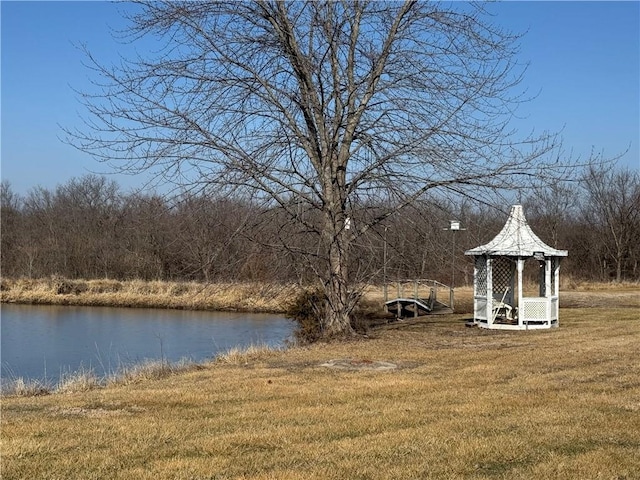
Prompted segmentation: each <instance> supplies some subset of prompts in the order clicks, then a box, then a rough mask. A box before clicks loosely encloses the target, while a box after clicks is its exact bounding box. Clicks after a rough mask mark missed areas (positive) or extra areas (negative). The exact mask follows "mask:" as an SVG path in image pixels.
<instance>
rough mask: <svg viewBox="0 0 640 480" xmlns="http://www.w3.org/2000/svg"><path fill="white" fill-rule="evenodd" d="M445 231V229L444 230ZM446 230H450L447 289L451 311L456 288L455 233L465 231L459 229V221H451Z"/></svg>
mask: <svg viewBox="0 0 640 480" xmlns="http://www.w3.org/2000/svg"><path fill="white" fill-rule="evenodd" d="M445 230H447V229H446V228H445ZM448 230H451V287H450V288H449V303H450V304H451V310H453V309H454V305H453V289H454V288H455V286H456V232H457V231H458V230H465V229H464V228H460V221H459V220H451V221H450V224H449V228H448Z"/></svg>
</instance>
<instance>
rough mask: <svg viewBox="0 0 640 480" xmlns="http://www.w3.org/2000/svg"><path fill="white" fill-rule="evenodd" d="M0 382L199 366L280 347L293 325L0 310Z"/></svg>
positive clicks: (176, 315)
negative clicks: (144, 365)
mask: <svg viewBox="0 0 640 480" xmlns="http://www.w3.org/2000/svg"><path fill="white" fill-rule="evenodd" d="M0 309H1V319H0V321H1V323H0V348H1V350H0V358H1V359H2V379H3V381H4V380H5V379H11V378H17V377H23V378H24V379H25V380H26V379H33V380H42V381H50V382H51V381H52V382H53V383H55V382H57V381H58V380H59V379H60V376H61V375H62V374H64V373H69V372H74V371H77V370H79V369H82V368H84V369H87V368H92V369H93V370H94V371H95V373H96V375H98V376H103V375H109V374H112V373H115V372H117V371H118V369H119V367H121V366H122V365H131V364H132V363H139V362H142V361H145V360H147V359H149V360H160V359H163V358H164V359H165V360H167V361H169V362H176V361H179V360H182V359H189V360H192V361H195V362H200V361H204V360H206V359H209V358H212V357H214V356H215V355H216V354H218V353H221V352H224V351H226V350H229V349H230V348H233V347H246V346H249V345H251V344H260V345H264V344H266V345H270V346H280V345H282V344H283V343H284V341H285V340H286V339H287V338H288V337H289V336H290V334H291V333H292V330H293V324H292V322H291V321H290V320H287V319H286V318H284V317H282V316H278V315H268V314H246V313H223V312H194V311H185V310H156V309H129V308H103V307H60V306H40V305H7V304H3V305H1V306H0Z"/></svg>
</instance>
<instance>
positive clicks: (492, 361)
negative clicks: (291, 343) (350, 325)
mask: <svg viewBox="0 0 640 480" xmlns="http://www.w3.org/2000/svg"><path fill="white" fill-rule="evenodd" d="M467 318H468V315H447V316H439V317H423V318H420V319H417V320H411V321H405V322H400V323H393V324H388V325H386V326H383V327H381V328H379V329H376V330H374V331H372V332H370V335H369V338H368V339H366V340H360V341H355V342H349V343H335V344H328V345H327V344H321V345H314V346H311V347H305V348H292V349H289V350H286V351H279V352H269V351H265V350H257V351H254V352H248V353H246V354H242V353H241V352H236V353H235V354H234V355H229V356H228V357H227V358H226V360H224V361H222V360H219V361H217V362H212V363H209V364H205V365H202V366H200V367H199V368H197V369H190V370H186V371H184V372H182V373H180V374H177V375H168V376H163V377H159V378H149V379H147V380H145V381H141V382H128V383H124V384H119V385H114V386H111V387H107V388H95V389H92V390H88V391H81V392H74V391H70V392H69V393H64V394H58V395H48V396H42V397H28V398H24V397H23V398H5V399H3V401H2V419H1V421H2V435H1V442H2V478H6V479H24V478H40V479H54V478H65V479H98V478H100V479H102V478H105V479H106V478H108V479H130V478H136V479H154V480H157V479H212V478H217V479H345V478H348V479H359V478H360V479H389V478H403V479H413V478H438V479H440V478H450V479H454V478H472V479H474V478H477V479H481V478H483V479H484V478H495V479H532V478H554V479H575V478H589V479H593V478H602V479H614V478H615V479H623V478H624V479H632V478H640V381H639V377H638V371H639V367H640V364H639V363H638V356H637V353H638V345H639V344H640V321H639V320H638V310H637V309H636V308H618V307H616V306H615V305H608V306H607V308H592V307H589V308H564V309H562V311H561V327H560V328H559V329H553V330H549V331H532V332H494V331H485V330H480V329H477V328H467V327H465V326H464V322H465V320H466V319H467Z"/></svg>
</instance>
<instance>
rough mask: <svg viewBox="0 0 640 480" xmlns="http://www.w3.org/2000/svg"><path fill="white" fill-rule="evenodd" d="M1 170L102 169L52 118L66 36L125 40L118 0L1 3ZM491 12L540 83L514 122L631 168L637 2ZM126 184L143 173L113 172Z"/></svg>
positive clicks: (42, 174)
mask: <svg viewBox="0 0 640 480" xmlns="http://www.w3.org/2000/svg"><path fill="white" fill-rule="evenodd" d="M0 8H1V19H2V25H1V27H2V38H1V40H2V44H1V47H2V52H1V54H2V55H1V82H2V83H1V102H2V103H1V105H2V106H1V113H2V117H1V122H2V123H1V159H2V164H1V167H2V169H1V171H0V173H1V176H2V179H3V180H8V181H10V182H11V184H12V186H13V188H14V190H15V191H17V192H19V193H21V194H24V193H26V192H27V191H28V190H29V189H30V188H31V187H34V186H37V185H40V186H43V187H45V188H50V189H53V188H55V186H56V185H58V184H61V183H65V182H66V181H67V180H69V179H70V178H72V177H74V176H80V175H83V174H86V173H90V172H94V173H110V172H109V171H108V170H106V167H105V166H104V165H103V164H100V163H98V162H96V161H95V160H93V159H92V158H91V157H89V156H88V155H86V154H83V153H81V152H78V151H76V150H75V149H74V148H73V147H71V146H69V145H66V144H64V143H63V142H62V141H61V140H60V138H61V137H63V133H62V131H61V130H60V127H59V125H65V126H69V127H72V126H74V125H76V124H78V123H79V122H80V120H79V115H82V114H83V113H84V112H83V110H82V107H81V105H80V104H79V102H78V101H77V98H76V94H75V93H74V92H73V90H72V88H71V87H74V88H77V89H80V90H83V89H84V88H85V86H86V85H87V82H88V80H89V76H90V75H89V72H88V70H87V69H86V68H85V67H83V65H82V60H83V55H82V53H81V52H80V51H79V50H78V49H77V48H76V47H75V46H74V44H78V43H85V44H86V45H87V46H88V47H89V49H90V50H91V51H92V52H93V53H94V54H95V56H96V57H97V58H99V59H101V60H102V61H103V62H110V61H111V60H112V59H116V58H117V55H118V54H119V53H121V52H123V48H124V47H123V46H122V45H120V44H119V43H118V42H116V41H115V40H114V39H113V38H112V37H111V35H110V34H111V30H112V29H118V28H122V27H123V26H124V25H125V23H124V20H123V19H122V17H121V15H120V13H119V9H121V8H122V5H118V4H114V3H107V2H9V1H2V2H1V3H0ZM490 10H491V11H493V12H495V14H496V17H495V22H496V23H498V24H499V25H501V26H504V27H506V28H509V29H512V30H515V31H528V32H527V34H526V35H525V37H524V39H523V40H522V48H521V57H520V60H521V61H522V62H529V63H530V66H529V69H528V71H527V74H526V77H525V81H524V83H523V85H522V86H523V88H527V89H528V91H529V93H531V94H537V97H536V98H535V99H534V100H533V101H532V102H530V103H528V104H526V105H524V106H523V108H522V109H521V111H520V112H519V113H520V115H522V116H524V119H523V120H522V121H520V122H519V124H518V126H519V128H522V131H523V134H524V133H526V132H527V131H528V130H530V129H531V128H535V129H536V130H537V131H542V130H554V131H557V130H561V129H562V130H563V137H564V144H565V150H567V151H572V152H573V154H574V155H580V156H581V157H583V158H586V157H588V156H589V154H590V152H591V151H592V149H593V150H595V151H598V152H600V151H604V154H605V156H607V155H608V156H613V155H615V154H618V153H621V152H623V151H624V150H626V149H627V148H629V151H628V152H627V153H626V154H625V155H624V156H623V157H622V159H621V163H622V164H624V165H628V166H631V167H632V168H640V145H639V144H640V66H639V65H640V33H639V32H640V2H635V1H634V2H505V3H502V4H499V5H491V6H490ZM113 178H114V179H115V180H116V181H117V182H118V183H119V184H120V185H121V186H122V187H123V188H124V189H130V188H135V187H138V186H140V185H142V184H143V183H144V180H145V179H144V178H143V177H124V176H121V175H115V176H114V177H113Z"/></svg>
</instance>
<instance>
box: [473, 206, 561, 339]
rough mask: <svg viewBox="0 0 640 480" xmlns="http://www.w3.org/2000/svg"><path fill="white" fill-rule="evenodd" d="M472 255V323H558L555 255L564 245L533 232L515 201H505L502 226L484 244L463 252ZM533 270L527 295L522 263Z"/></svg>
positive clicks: (507, 325) (515, 327) (547, 325)
mask: <svg viewBox="0 0 640 480" xmlns="http://www.w3.org/2000/svg"><path fill="white" fill-rule="evenodd" d="M465 254H466V255H472V256H473V257H474V259H475V266H474V276H473V316H474V320H473V323H474V324H476V325H478V326H479V327H483V328H493V329H505V330H526V329H532V328H551V327H557V326H558V310H559V303H558V300H559V289H560V282H559V280H560V260H561V259H562V258H563V257H566V256H567V255H568V252H567V251H566V250H558V249H555V248H553V247H550V246H549V245H547V244H546V243H544V242H543V241H542V240H540V238H538V237H537V236H536V234H535V233H533V231H532V230H531V228H530V227H529V225H528V224H527V220H526V219H525V216H524V212H523V210H522V206H521V205H514V206H512V207H511V213H510V214H509V218H508V219H507V222H506V223H505V225H504V227H503V228H502V230H501V231H500V233H498V235H496V237H495V238H494V239H493V240H491V241H490V242H489V243H487V244H485V245H481V246H479V247H476V248H473V249H471V250H468V251H466V252H465ZM532 262H533V263H534V265H535V268H537V270H538V274H537V275H536V276H537V283H538V285H537V288H536V289H535V294H534V295H532V294H531V293H530V292H527V296H525V291H524V287H523V285H524V284H523V280H524V276H523V272H524V271H525V265H530V264H531V263H532Z"/></svg>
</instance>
